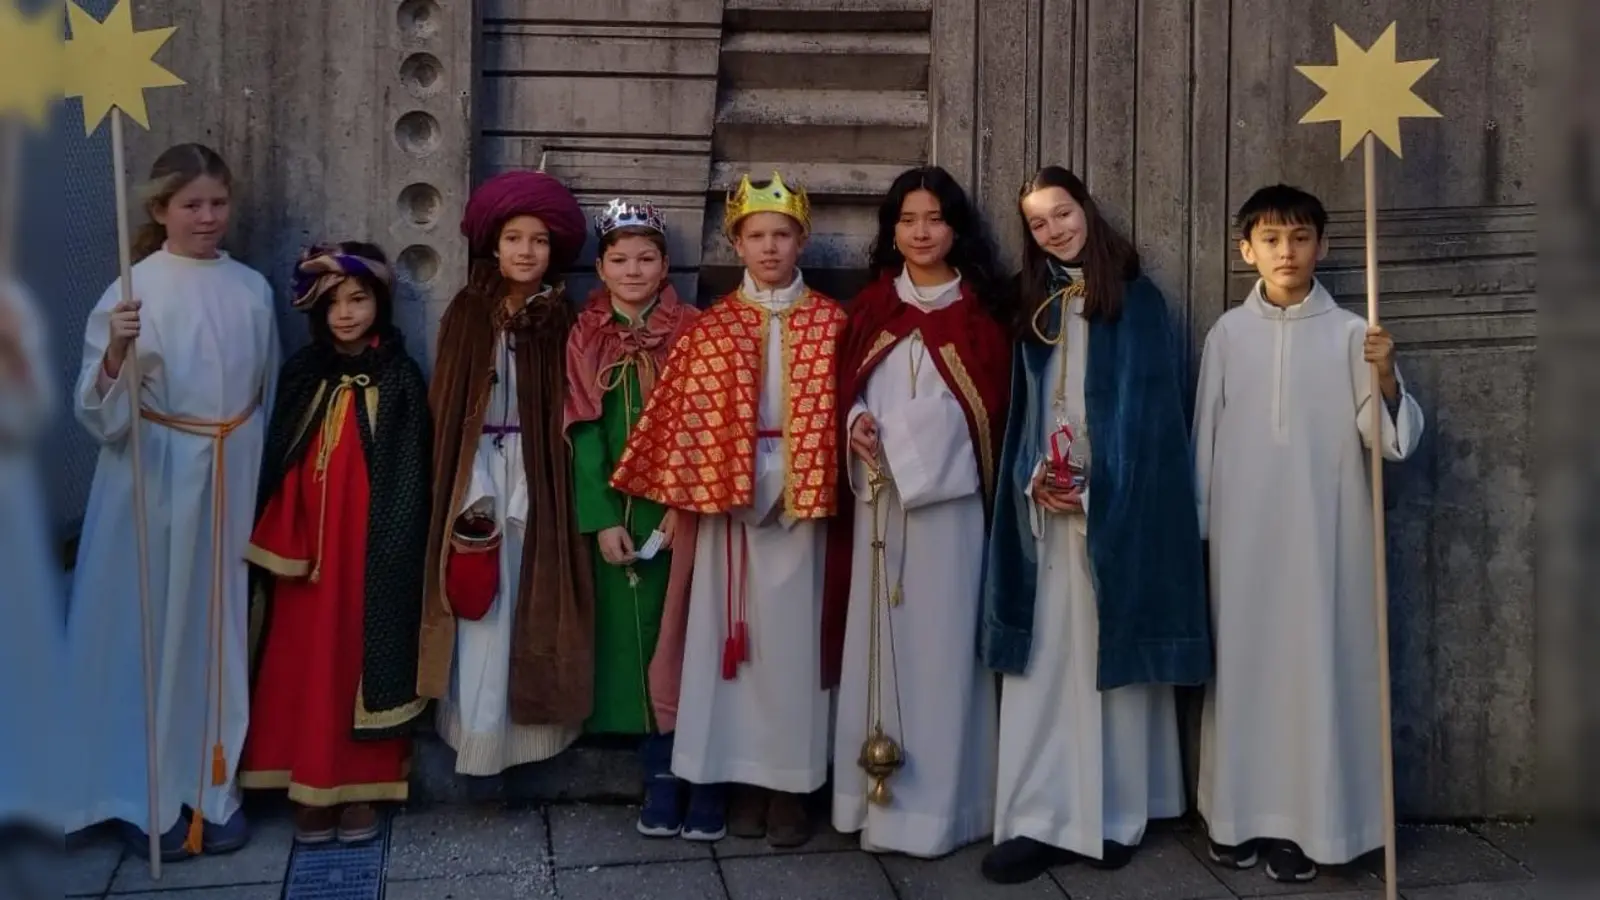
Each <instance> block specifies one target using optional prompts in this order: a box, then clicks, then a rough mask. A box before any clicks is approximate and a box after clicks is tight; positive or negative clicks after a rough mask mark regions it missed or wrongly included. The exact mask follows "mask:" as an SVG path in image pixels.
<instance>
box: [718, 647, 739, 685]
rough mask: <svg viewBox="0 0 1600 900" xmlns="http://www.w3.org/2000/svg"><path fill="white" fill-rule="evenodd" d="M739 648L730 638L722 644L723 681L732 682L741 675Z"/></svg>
mask: <svg viewBox="0 0 1600 900" xmlns="http://www.w3.org/2000/svg"><path fill="white" fill-rule="evenodd" d="M737 654H738V647H737V644H736V642H735V641H734V639H733V638H732V637H731V636H730V637H729V638H728V639H727V640H726V641H723V642H722V680H723V681H732V680H733V679H734V676H735V675H737V674H738V673H739V659H738V655H737Z"/></svg>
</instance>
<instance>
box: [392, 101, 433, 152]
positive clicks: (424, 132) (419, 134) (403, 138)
mask: <svg viewBox="0 0 1600 900" xmlns="http://www.w3.org/2000/svg"><path fill="white" fill-rule="evenodd" d="M394 139H395V142H396V143H398V144H399V145H400V149H401V150H404V151H405V152H407V153H409V154H411V155H412V156H415V157H418V158H419V159H420V158H421V157H424V156H427V155H429V154H430V153H432V152H433V151H435V150H437V149H439V141H440V140H441V134H440V128H439V120H438V119H435V118H434V117H433V116H431V115H429V114H428V113H425V112H423V111H421V110H412V111H411V112H408V113H406V114H405V115H403V116H401V117H400V119H399V121H397V122H395V123H394Z"/></svg>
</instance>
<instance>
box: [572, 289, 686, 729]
mask: <svg viewBox="0 0 1600 900" xmlns="http://www.w3.org/2000/svg"><path fill="white" fill-rule="evenodd" d="M646 315H649V313H648V312H646ZM616 320H617V321H618V322H621V323H623V324H626V323H627V320H626V319H624V318H623V317H622V316H621V315H617V316H616ZM644 400H645V398H643V397H641V396H639V375H638V372H637V371H635V370H634V369H633V368H632V367H629V369H628V370H627V374H626V376H625V377H624V379H623V383H621V384H619V385H617V387H615V388H612V389H611V390H610V391H607V392H606V394H605V398H604V400H603V401H602V403H601V413H600V418H599V419H597V420H595V421H593V422H575V423H573V425H572V428H571V430H570V432H569V434H570V437H571V439H572V465H573V472H574V476H575V482H576V488H577V505H578V530H579V531H580V532H581V533H583V534H585V535H590V538H589V540H590V542H591V546H592V550H593V552H592V553H591V556H592V557H593V559H594V592H595V617H594V624H595V644H594V659H595V671H594V712H593V713H592V714H590V716H589V720H588V721H587V722H585V723H584V730H585V731H587V732H589V733H592V734H593V733H606V734H645V733H649V732H653V731H655V717H654V715H652V713H651V707H650V693H649V688H648V671H649V666H650V657H651V655H652V654H653V653H654V652H655V647H656V636H657V635H658V634H659V633H660V631H661V608H662V605H663V603H664V602H665V600H666V595H667V575H668V571H669V570H670V568H671V565H672V554H671V553H670V552H667V551H662V552H660V553H657V554H656V556H655V558H654V559H650V560H640V561H638V562H635V563H633V564H632V565H630V566H614V565H612V564H611V563H608V562H606V561H605V559H604V558H603V557H602V556H601V555H600V549H599V540H598V538H597V537H595V536H596V535H598V534H599V533H600V532H601V531H604V530H605V529H607V528H610V527H612V526H615V525H623V526H625V527H626V528H627V529H628V535H629V536H630V537H632V538H633V546H634V549H638V548H640V547H642V546H644V543H645V541H646V540H648V539H649V537H650V532H651V531H653V530H655V528H656V526H658V525H660V524H661V519H662V516H664V515H665V514H666V508H665V507H663V506H661V505H660V504H658V503H655V502H652V501H650V500H645V499H643V498H639V497H628V496H626V495H624V494H622V493H620V492H618V491H617V490H615V489H614V488H612V487H611V484H610V482H611V473H612V471H613V470H614V469H616V466H617V460H618V458H620V457H621V456H622V450H623V447H624V445H626V443H627V441H628V433H629V431H631V430H632V428H633V425H634V423H635V422H637V421H638V420H639V414H640V412H641V411H643V409H644ZM630 573H631V576H632V577H630Z"/></svg>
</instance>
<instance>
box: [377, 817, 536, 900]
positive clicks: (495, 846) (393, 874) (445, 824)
mask: <svg viewBox="0 0 1600 900" xmlns="http://www.w3.org/2000/svg"><path fill="white" fill-rule="evenodd" d="M548 874H549V840H548V837H547V831H546V828H545V821H544V815H543V813H542V812H541V811H539V810H537V809H504V808H501V807H492V806H490V807H485V806H477V807H447V808H434V809H428V810H423V811H417V812H412V811H409V810H408V811H405V812H402V813H400V814H399V815H396V816H395V817H394V819H393V821H392V823H391V824H390V832H389V873H388V880H389V881H390V882H391V883H392V882H396V881H419V880H424V879H430V878H462V877H466V876H474V875H516V876H526V877H547V876H548ZM393 891H394V888H393V886H392V885H391V887H390V892H391V896H392V893H393Z"/></svg>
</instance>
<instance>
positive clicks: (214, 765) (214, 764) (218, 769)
mask: <svg viewBox="0 0 1600 900" xmlns="http://www.w3.org/2000/svg"><path fill="white" fill-rule="evenodd" d="M227 783H228V763H227V761H226V760H224V759H223V758H222V743H221V742H220V741H219V742H217V743H215V744H212V745H211V784H212V786H213V787H221V786H223V785H225V784H227Z"/></svg>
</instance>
